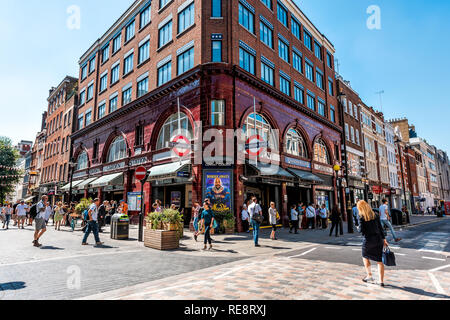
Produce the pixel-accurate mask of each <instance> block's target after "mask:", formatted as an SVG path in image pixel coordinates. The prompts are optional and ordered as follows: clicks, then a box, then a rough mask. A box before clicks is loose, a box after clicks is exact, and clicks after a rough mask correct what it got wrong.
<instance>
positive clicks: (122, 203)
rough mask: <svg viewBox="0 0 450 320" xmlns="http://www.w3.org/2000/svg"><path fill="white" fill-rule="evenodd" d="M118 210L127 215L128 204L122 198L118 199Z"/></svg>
mask: <svg viewBox="0 0 450 320" xmlns="http://www.w3.org/2000/svg"><path fill="white" fill-rule="evenodd" d="M119 210H120V212H121V213H122V214H125V215H128V204H127V203H126V202H125V201H124V200H120V205H119Z"/></svg>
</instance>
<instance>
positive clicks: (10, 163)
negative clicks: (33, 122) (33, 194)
mask: <svg viewBox="0 0 450 320" xmlns="http://www.w3.org/2000/svg"><path fill="white" fill-rule="evenodd" d="M18 158H19V152H18V151H17V150H16V149H15V148H14V147H13V146H12V142H11V139H9V138H7V137H0V202H1V203H3V201H4V200H5V197H6V195H8V194H9V193H11V192H13V191H14V187H15V185H16V184H17V183H18V182H19V181H20V178H19V177H16V176H17V175H20V174H21V172H20V171H19V170H17V169H15V168H14V167H15V166H16V161H17V159H18Z"/></svg>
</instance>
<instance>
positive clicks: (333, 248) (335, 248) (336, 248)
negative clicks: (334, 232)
mask: <svg viewBox="0 0 450 320" xmlns="http://www.w3.org/2000/svg"><path fill="white" fill-rule="evenodd" d="M325 249H331V250H342V248H338V247H325Z"/></svg>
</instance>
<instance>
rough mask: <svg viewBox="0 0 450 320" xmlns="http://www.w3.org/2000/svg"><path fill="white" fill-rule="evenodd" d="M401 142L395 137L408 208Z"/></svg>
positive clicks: (404, 195)
mask: <svg viewBox="0 0 450 320" xmlns="http://www.w3.org/2000/svg"><path fill="white" fill-rule="evenodd" d="M400 142H401V140H400V139H399V137H398V136H396V137H395V143H396V144H397V148H398V155H399V159H400V170H401V172H402V188H403V197H404V198H405V207H406V208H407V207H408V206H407V199H406V184H405V175H404V174H403V160H402V152H401V148H400ZM409 215H410V213H409V212H408V220H409Z"/></svg>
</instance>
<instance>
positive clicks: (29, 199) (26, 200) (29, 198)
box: [23, 196, 36, 203]
mask: <svg viewBox="0 0 450 320" xmlns="http://www.w3.org/2000/svg"><path fill="white" fill-rule="evenodd" d="M34 198H36V196H32V197H28V198H26V199H24V200H23V201H24V202H25V203H27V202H28V201H31V200H33V199H34Z"/></svg>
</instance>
